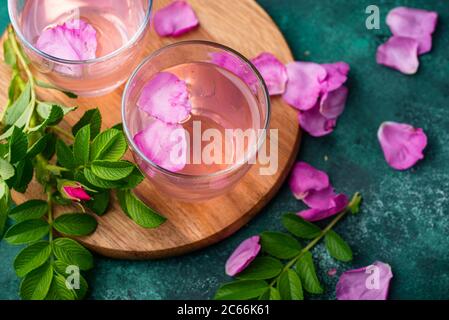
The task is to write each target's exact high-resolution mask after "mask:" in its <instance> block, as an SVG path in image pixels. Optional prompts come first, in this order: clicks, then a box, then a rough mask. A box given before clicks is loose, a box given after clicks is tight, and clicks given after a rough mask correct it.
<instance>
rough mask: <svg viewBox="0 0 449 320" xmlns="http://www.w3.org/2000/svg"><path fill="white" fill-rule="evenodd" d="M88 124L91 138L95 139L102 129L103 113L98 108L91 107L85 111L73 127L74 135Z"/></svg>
mask: <svg viewBox="0 0 449 320" xmlns="http://www.w3.org/2000/svg"><path fill="white" fill-rule="evenodd" d="M87 125H90V140H93V139H94V138H95V137H96V136H97V135H98V134H99V133H100V130H101V113H100V111H99V110H98V109H91V110H88V111H86V112H85V113H84V115H83V116H82V117H81V119H80V120H79V121H78V122H77V123H76V124H75V125H74V126H73V128H72V133H73V135H74V136H76V135H77V134H78V132H79V131H80V130H81V129H82V128H84V127H85V126H87Z"/></svg>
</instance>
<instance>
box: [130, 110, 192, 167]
mask: <svg viewBox="0 0 449 320" xmlns="http://www.w3.org/2000/svg"><path fill="white" fill-rule="evenodd" d="M134 142H135V143H136V145H137V148H138V149H139V150H140V151H141V152H142V153H143V154H144V155H145V156H146V157H147V158H148V159H149V160H151V161H153V162H154V163H155V164H157V165H158V166H160V167H162V168H164V169H166V170H168V171H171V172H178V171H181V170H182V169H184V167H185V166H186V163H187V137H186V133H185V131H184V129H183V128H182V126H180V125H175V124H167V123H165V122H162V121H160V120H156V119H155V120H154V122H152V123H151V124H150V125H149V126H148V127H147V128H146V129H145V130H143V131H141V132H139V133H138V134H136V135H135V137H134Z"/></svg>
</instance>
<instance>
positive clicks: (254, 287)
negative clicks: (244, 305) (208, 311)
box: [215, 280, 269, 300]
mask: <svg viewBox="0 0 449 320" xmlns="http://www.w3.org/2000/svg"><path fill="white" fill-rule="evenodd" d="M268 287H269V286H268V283H266V282H265V281H262V280H242V281H234V282H231V283H227V284H224V285H222V286H221V287H220V288H219V289H218V291H217V293H216V294H215V300H249V299H254V298H258V297H259V296H261V295H262V294H263V293H264V292H265V291H266V290H267V289H268Z"/></svg>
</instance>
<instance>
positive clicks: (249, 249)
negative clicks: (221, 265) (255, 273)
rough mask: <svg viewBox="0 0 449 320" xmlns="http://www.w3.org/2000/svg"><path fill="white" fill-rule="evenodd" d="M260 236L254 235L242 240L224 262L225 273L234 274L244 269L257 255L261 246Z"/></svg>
mask: <svg viewBox="0 0 449 320" xmlns="http://www.w3.org/2000/svg"><path fill="white" fill-rule="evenodd" d="M259 241H260V237H259V236H254V237H251V238H249V239H247V240H245V241H243V242H242V243H241V244H240V245H239V246H238V247H237V249H235V251H234V253H233V254H232V255H231V256H230V257H229V259H228V261H227V262H226V274H227V275H228V276H231V277H233V276H235V275H237V274H239V273H240V272H242V271H243V270H245V269H246V268H247V267H248V266H249V265H250V263H251V262H253V260H254V259H255V258H256V257H257V255H258V254H259V252H260V249H261V246H260V244H259Z"/></svg>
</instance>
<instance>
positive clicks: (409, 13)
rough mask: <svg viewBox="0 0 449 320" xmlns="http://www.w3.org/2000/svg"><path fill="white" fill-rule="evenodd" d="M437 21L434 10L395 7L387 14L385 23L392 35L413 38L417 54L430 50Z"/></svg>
mask: <svg viewBox="0 0 449 320" xmlns="http://www.w3.org/2000/svg"><path fill="white" fill-rule="evenodd" d="M437 22H438V14H437V13H436V12H433V11H426V10H421V9H413V8H405V7H398V8H395V9H393V10H391V11H390V13H389V14H388V16H387V25H388V26H389V27H390V30H391V32H392V33H393V35H395V36H399V37H407V38H412V39H415V40H416V41H417V42H418V44H419V48H418V52H419V54H424V53H427V52H429V51H430V50H432V34H433V33H434V31H435V28H436V25H437Z"/></svg>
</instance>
